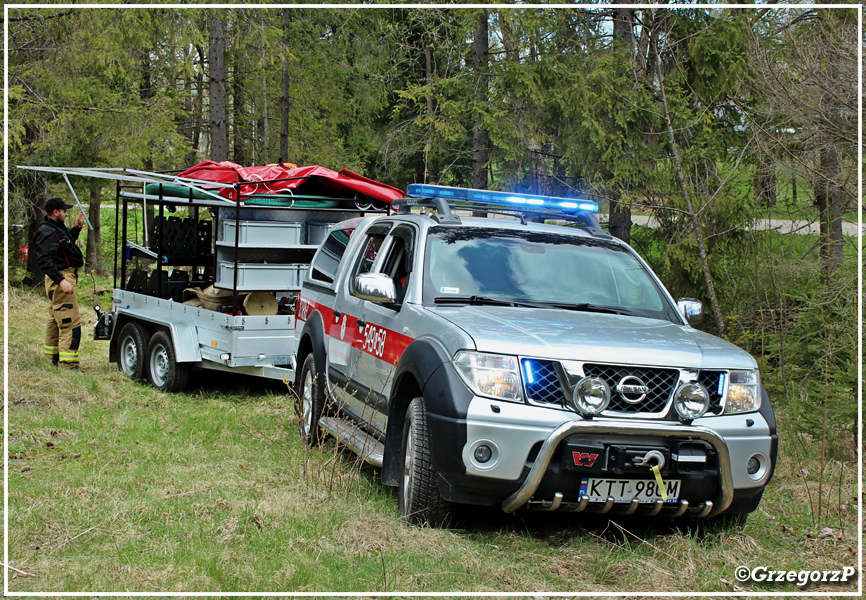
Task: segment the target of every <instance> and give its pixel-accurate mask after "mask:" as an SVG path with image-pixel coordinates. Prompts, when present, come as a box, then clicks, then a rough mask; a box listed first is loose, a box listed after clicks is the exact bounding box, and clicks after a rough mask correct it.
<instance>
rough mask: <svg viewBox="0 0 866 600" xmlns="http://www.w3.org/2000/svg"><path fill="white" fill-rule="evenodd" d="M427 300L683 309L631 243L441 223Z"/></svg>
mask: <svg viewBox="0 0 866 600" xmlns="http://www.w3.org/2000/svg"><path fill="white" fill-rule="evenodd" d="M425 264H426V268H425V277H424V304H427V305H433V304H440V305H445V304H449V305H460V304H476V305H480V304H488V305H513V306H533V307H539V308H545V307H550V308H561V309H567V310H580V311H592V312H601V313H614V314H625V315H635V316H643V317H650V318H656V319H666V320H671V321H674V322H677V323H679V322H680V321H679V320H678V319H677V317H676V312H675V310H674V309H673V307H672V306H671V305H670V302H668V301H667V299H666V298H665V297H664V295H663V294H662V292H661V290H660V289H659V287H658V286H657V285H656V283H655V281H654V280H653V278H652V277H651V276H650V274H649V272H648V271H647V269H646V268H644V266H643V265H642V264H641V263H640V262H639V261H638V260H637V259H636V258H635V256H634V255H632V253H631V252H629V251H628V249H626V248H624V247H622V246H620V245H619V244H616V243H614V242H610V241H607V240H599V239H597V238H583V237H578V236H574V235H566V234H557V233H550V232H539V231H521V230H513V229H495V228H482V227H478V228H476V227H460V228H456V227H434V228H432V229H430V231H429V233H428V239H427V251H426V260H425Z"/></svg>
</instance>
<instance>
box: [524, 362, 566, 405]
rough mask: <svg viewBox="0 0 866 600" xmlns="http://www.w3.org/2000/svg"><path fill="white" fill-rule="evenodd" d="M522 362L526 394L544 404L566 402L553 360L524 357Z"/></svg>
mask: <svg viewBox="0 0 866 600" xmlns="http://www.w3.org/2000/svg"><path fill="white" fill-rule="evenodd" d="M521 364H522V366H523V381H524V383H525V387H526V395H527V397H528V398H529V399H530V400H532V401H533V402H541V403H544V404H564V403H565V394H564V393H563V391H562V385H561V384H560V383H559V377H558V376H557V375H556V363H554V362H553V361H552V360H534V359H533V360H529V359H524V360H522V361H521Z"/></svg>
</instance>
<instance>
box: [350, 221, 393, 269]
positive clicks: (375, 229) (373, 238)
mask: <svg viewBox="0 0 866 600" xmlns="http://www.w3.org/2000/svg"><path fill="white" fill-rule="evenodd" d="M390 228H391V223H382V224H377V225H373V226H372V227H370V229H368V230H367V237H366V238H365V239H364V241H363V242H362V246H361V253H360V255H359V256H358V264H356V265H355V272H354V273H353V274H352V277H351V279H354V278H355V277H357V276H358V275H361V274H362V273H369V272H370V271H372V270H373V263H374V262H376V257H377V256H379V249H380V248H382V244H383V243H385V237H386V236H387V235H388V230H389V229H390Z"/></svg>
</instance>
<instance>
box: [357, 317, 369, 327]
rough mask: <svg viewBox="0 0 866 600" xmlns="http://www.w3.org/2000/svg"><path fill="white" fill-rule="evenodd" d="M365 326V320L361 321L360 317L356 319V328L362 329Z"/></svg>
mask: <svg viewBox="0 0 866 600" xmlns="http://www.w3.org/2000/svg"><path fill="white" fill-rule="evenodd" d="M366 326H367V321H363V320H361V319H358V329H364V327H366Z"/></svg>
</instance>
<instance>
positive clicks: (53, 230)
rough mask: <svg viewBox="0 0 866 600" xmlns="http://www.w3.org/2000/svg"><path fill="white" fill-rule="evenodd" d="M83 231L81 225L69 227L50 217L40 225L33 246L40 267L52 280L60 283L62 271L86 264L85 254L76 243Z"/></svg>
mask: <svg viewBox="0 0 866 600" xmlns="http://www.w3.org/2000/svg"><path fill="white" fill-rule="evenodd" d="M80 233H81V228H80V227H73V228H72V229H67V228H66V226H65V225H62V224H60V225H58V224H57V223H55V222H54V221H52V220H51V219H49V218H48V217H46V218H45V220H43V221H42V223H41V224H40V225H39V229H37V230H36V235H34V236H33V247H34V248H35V249H36V256H37V258H38V260H39V268H40V269H42V272H43V273H45V274H46V275H47V276H48V277H49V278H50V279H51V281H53V282H54V283H57V284H59V283H60V282H61V281H62V280H63V275H62V274H61V273H60V271H63V270H64V269H69V268H76V269H77V268H80V267H83V266H84V256H82V254H81V250H79V249H78V246H76V245H75V240H77V239H78V235H79V234H80Z"/></svg>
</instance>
